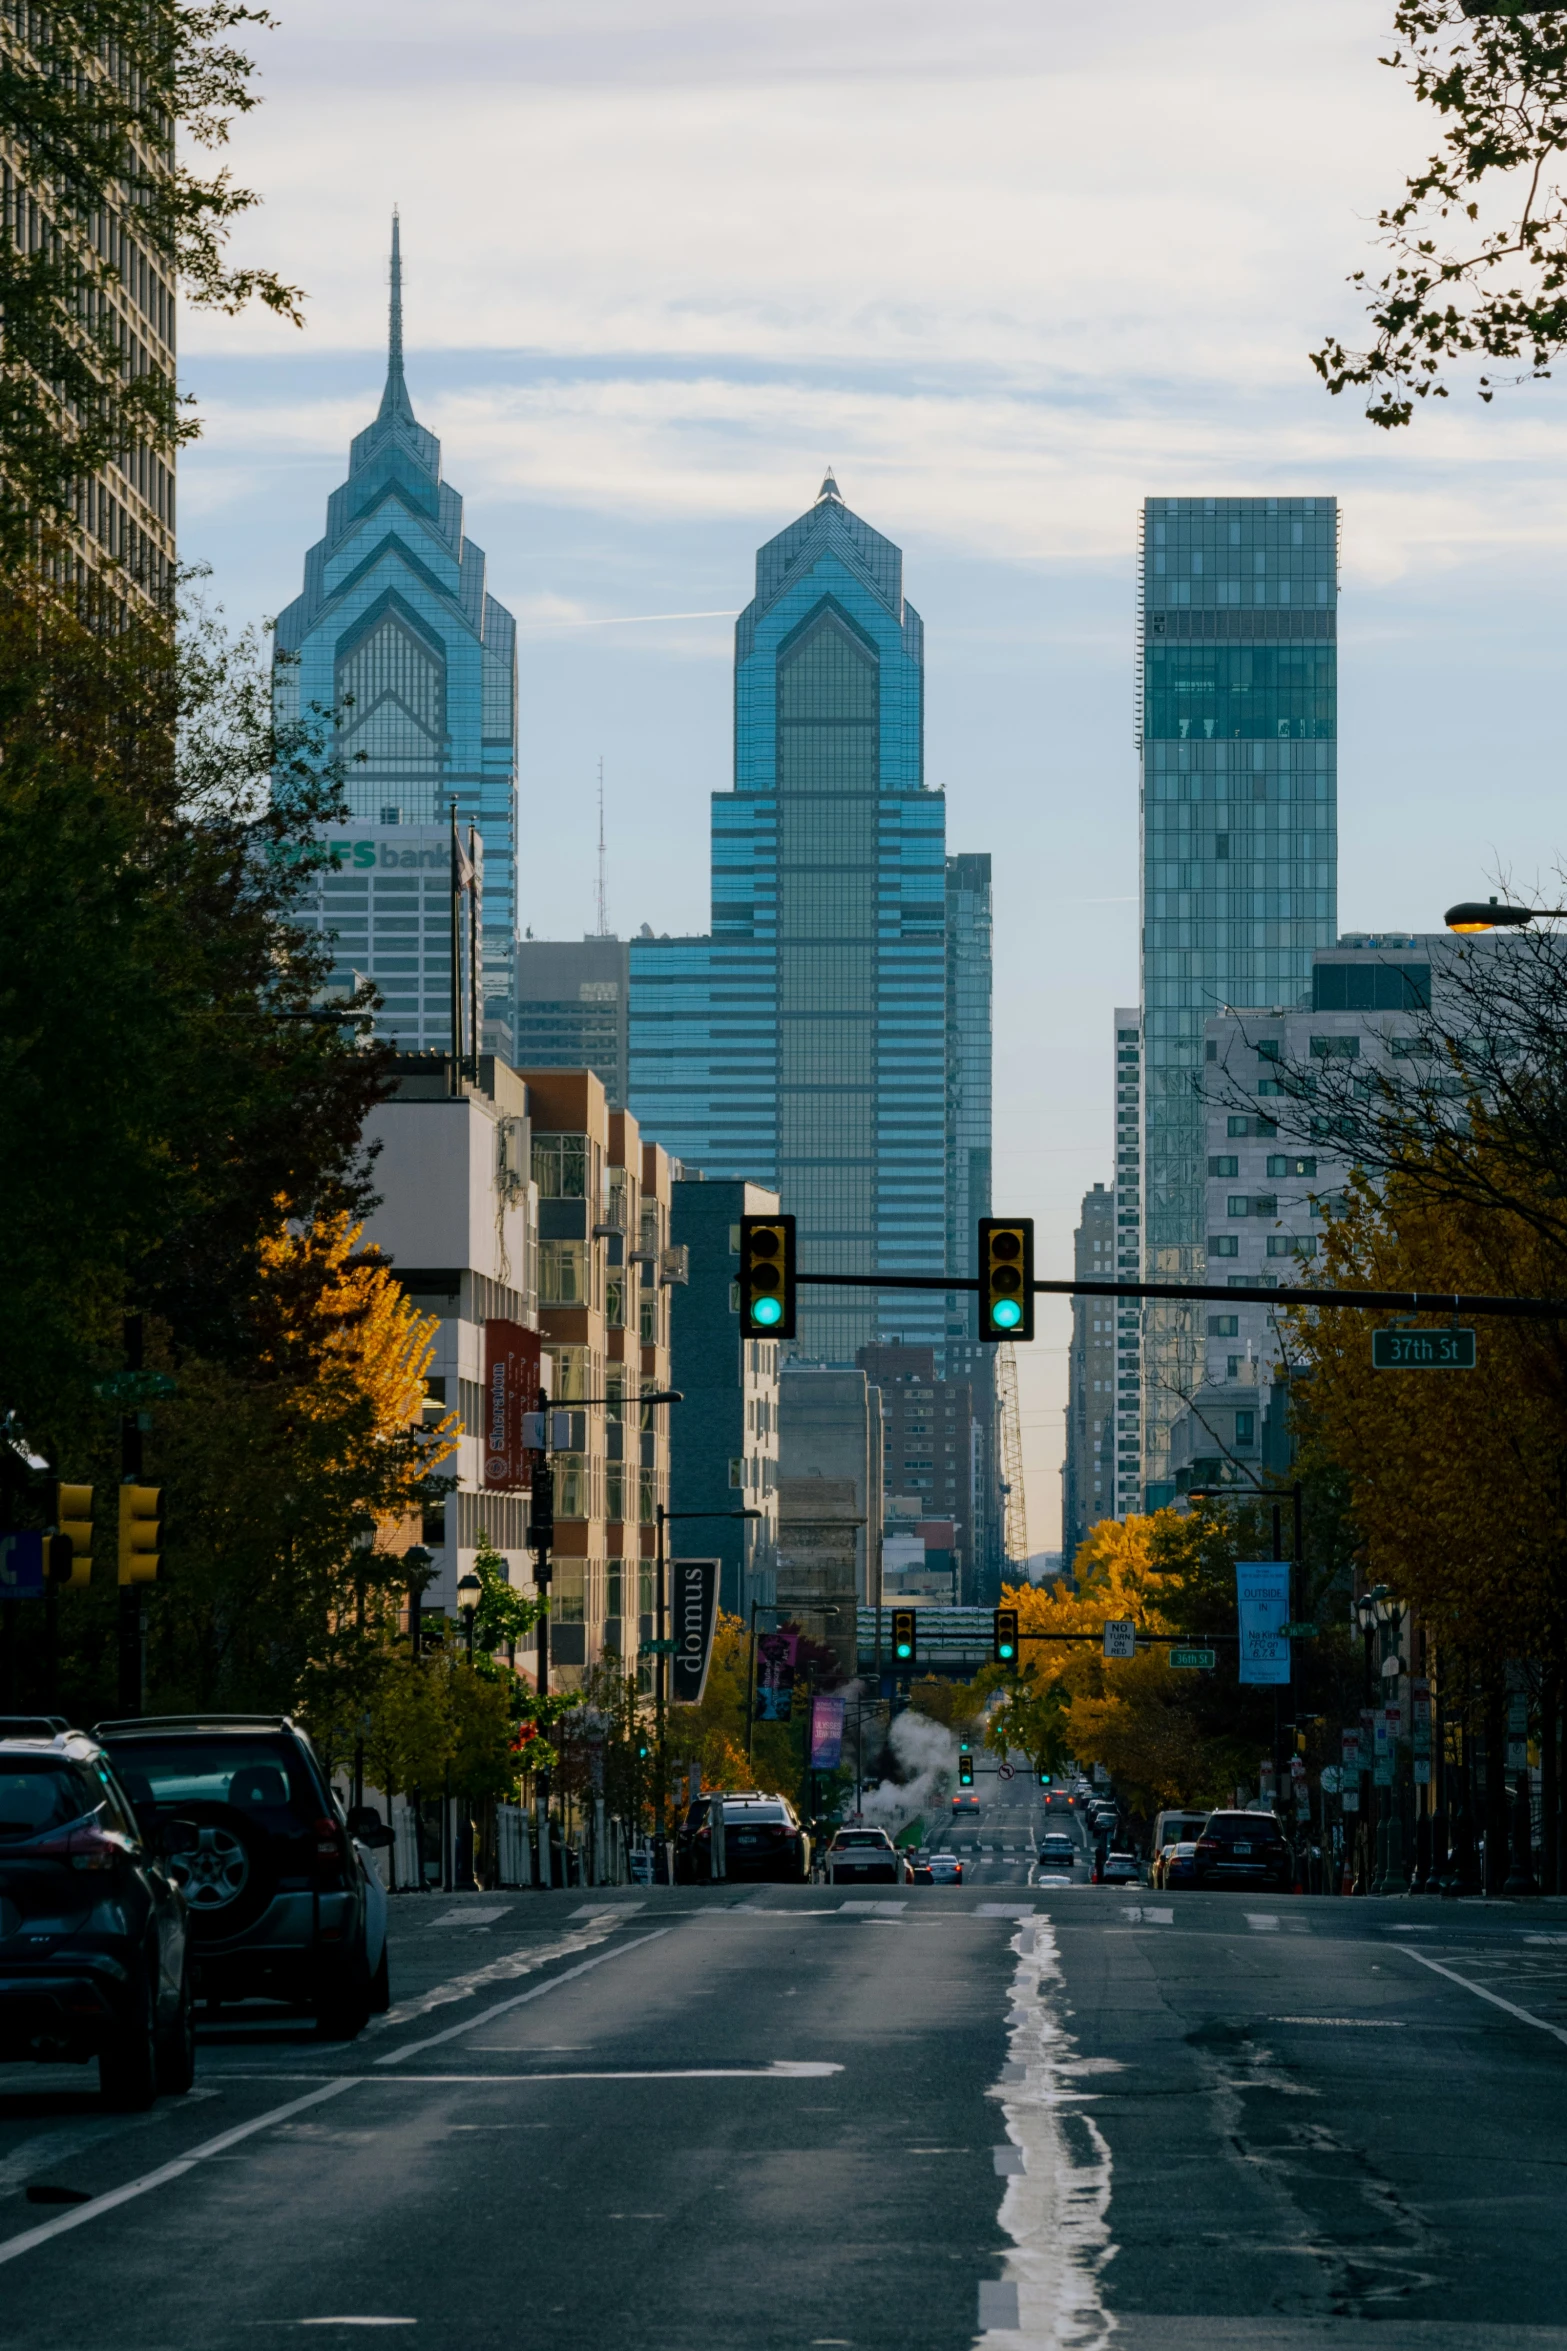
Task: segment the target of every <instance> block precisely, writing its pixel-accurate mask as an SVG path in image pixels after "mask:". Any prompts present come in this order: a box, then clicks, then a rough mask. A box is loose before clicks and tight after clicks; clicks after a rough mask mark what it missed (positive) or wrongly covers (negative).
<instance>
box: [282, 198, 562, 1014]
mask: <svg viewBox="0 0 1567 2351" xmlns="http://www.w3.org/2000/svg"><path fill="white" fill-rule="evenodd" d="M484 581H485V560H484V554H483V551H482V550H481V549H480V548H478V547H476V546H475V545H474V543H473V541H472V540H471V539H470V538H469V537H468V535H467V532H466V529H465V527H464V522H463V504H462V500H461V498H460V497H459V496H458V494H457V492H456V491H455V490H454V489H453V488H452V487H451V485H450V483H448V482H445V481H443V480H442V478H441V445H440V443H439V441H438V440H437V439H436V437H435V435H434V434H433V433H431V432H428V431H427V430H426V429H425V427H424V426H423V425H421V424H420V423H419V421H418V419H417V418H416V417H415V415H414V412H413V405H412V402H411V401H410V399H409V396H408V386H407V383H406V381H405V378H404V374H403V305H402V259H401V250H400V242H399V230H398V227H397V223H396V221H395V220H394V222H393V226H392V291H391V312H390V328H389V335H388V349H387V370H386V388H385V390H384V392H383V393H382V396H381V406H380V409H379V411H378V412H377V414H376V416H375V418H374V420H373V422H371V423H370V424H369V425H367V426H366V427H365V429H364V431H363V432H362V433H359V434H357V435H356V437H355V439H354V442H353V445H352V448H351V450H350V453H349V463H348V479H347V481H346V482H344V483H343V484H342V486H341V487H340V488H339V489H337V490H334V491H333V493H332V496H331V498H330V499H329V500H328V503H327V528H326V536H325V537H324V538H323V539H321V540H319V541H318V542H317V543H316V545H315V546H314V547H312V548H311V549H310V551H309V553H308V554H307V556H306V558H305V585H304V592H303V594H302V595H300V596H297V597H296V598H295V599H294V601H293V603H292V604H289V605H288V606H286V607H285V609H284V610H283V611H282V612H281V613H280V614H279V615H278V619H277V627H276V633H275V638H274V644H275V665H274V672H273V684H274V695H275V706H276V709H277V714H278V719H279V723H280V725H281V726H282V727H283V728H284V729H285V730H287V729H288V728H289V727H290V726H291V725H294V724H297V723H298V722H299V721H301V720H305V721H307V722H308V720H309V714H310V713H311V711H312V710H321V711H329V712H333V713H335V714H336V736H335V742H334V750H335V753H336V755H337V756H338V757H339V758H340V759H341V761H342V763H343V778H344V781H343V792H344V798H345V799H346V801H347V804H348V808H349V811H350V813H351V815H352V816H353V817H354V818H355V819H356V820H358V822H359V823H360V824H368V825H370V826H372V827H375V828H378V830H379V832H380V833H382V834H384V832H385V831H386V830H388V829H390V828H393V827H403V826H412V827H416V828H420V827H428V826H440V825H442V824H443V823H445V822H446V820H447V818H448V816H449V812H450V808H451V805H452V804H453V803H454V802H455V805H456V810H457V817H458V822H459V824H460V826H461V827H462V831H463V838H464V841H466V839H467V834H468V829H469V828H470V827H477V830H478V833H479V837H480V839H481V840H482V842H483V845H484V861H485V891H484V903H483V926H484V941H483V951H482V958H481V962H482V997H483V1002H482V1008H481V1015H480V1018H481V1024H482V1033H483V1041H484V1043H485V1045H486V1047H487V1048H489V1049H498V1050H500V1051H502V1052H504V1053H506V1054H507V1055H508V1057H509V1058H512V1059H513V1060H515V1058H516V1056H515V1054H514V1052H513V1049H512V1039H511V1013H512V996H513V989H514V984H515V975H514V967H513V955H512V948H513V942H514V937H515V933H516V927H517V805H516V804H517V649H516V634H517V632H516V625H515V623H514V622H513V620H512V616H511V614H510V613H509V612H507V611H506V610H505V608H504V607H503V606H502V605H500V604H498V603H497V602H496V600H495V598H494V597H493V596H491V595H490V594H489V593H488V591H487V589H486V587H485V584H484ZM274 788H275V789H277V790H278V791H280V792H281V791H286V789H287V781H286V777H282V776H280V777H279V778H277V779H276V780H275V787H274ZM422 936H423V939H424V942H425V951H424V955H423V962H422V965H421V968H420V969H419V970H418V971H417V972H413V971H407V972H399V973H398V974H396V975H395V976H396V977H397V978H398V979H399V980H403V979H408V980H414V979H417V980H418V981H419V983H420V984H419V986H418V988H417V989H415V988H414V987H413V986H408V987H406V988H405V987H399V988H398V989H396V990H388V991H387V993H388V994H389V995H390V994H393V993H395V994H397V995H398V996H400V997H403V998H406V999H407V1000H408V1008H407V1009H405V1010H403V1011H402V1012H401V1013H400V1014H399V1015H398V1018H397V1026H396V1030H395V1033H396V1034H397V1036H398V1037H399V1039H400V1040H401V1041H403V1042H405V1043H407V1044H410V1045H413V1044H419V1045H422V1046H423V1047H425V1048H426V1049H428V1048H430V1047H433V1046H439V1047H445V1048H449V1047H450V1046H451V1044H452V1042H453V1040H452V1037H451V1014H450V992H449V988H448V987H447V985H446V983H445V980H444V979H443V976H442V964H443V957H444V955H445V953H446V942H445V940H444V939H443V938H442V937H441V935H440V931H439V927H438V925H437V926H434V927H432V928H431V929H428V930H426V931H425V932H424V933H423V934H422ZM403 960H404V961H410V960H411V958H407V957H405V958H404V959H403ZM416 994H417V996H418V999H419V1003H418V1011H417V1015H416V1014H415V1013H414V1012H413V1010H412V1000H413V998H414V997H415V995H416ZM416 1017H417V1019H418V1022H419V1029H418V1035H417V1037H416V1036H415V1035H414V1031H413V1021H414V1019H415V1018H416Z"/></svg>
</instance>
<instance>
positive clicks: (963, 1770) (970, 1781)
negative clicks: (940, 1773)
mask: <svg viewBox="0 0 1567 2351" xmlns="http://www.w3.org/2000/svg"><path fill="white" fill-rule="evenodd" d="M973 1785H974V1758H973V1756H972V1755H971V1754H970V1753H969V1751H968V1749H967V1748H966V1747H965V1748H964V1749H963V1752H962V1753H961V1755H959V1757H958V1786H959V1787H960V1788H972V1786H973Z"/></svg>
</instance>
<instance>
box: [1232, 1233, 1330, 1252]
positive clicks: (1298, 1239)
mask: <svg viewBox="0 0 1567 2351" xmlns="http://www.w3.org/2000/svg"><path fill="white" fill-rule="evenodd" d="M1240 1253H1241V1241H1240V1235H1239V1233H1210V1234H1209V1235H1208V1254H1209V1256H1210V1257H1239V1255H1240ZM1316 1254H1317V1243H1316V1237H1315V1235H1314V1234H1311V1233H1270V1234H1269V1235H1268V1255H1269V1256H1270V1257H1315V1256H1316Z"/></svg>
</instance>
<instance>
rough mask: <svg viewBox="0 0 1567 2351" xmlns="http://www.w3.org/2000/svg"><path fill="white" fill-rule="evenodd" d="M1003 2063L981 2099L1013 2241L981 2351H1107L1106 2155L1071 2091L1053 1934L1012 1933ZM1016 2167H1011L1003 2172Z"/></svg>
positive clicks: (1071, 2055)
mask: <svg viewBox="0 0 1567 2351" xmlns="http://www.w3.org/2000/svg"><path fill="white" fill-rule="evenodd" d="M1014 1949H1015V1950H1016V1951H1017V1955H1018V1964H1017V1970H1016V1973H1015V1975H1014V1977H1013V1981H1012V1987H1011V1991H1012V2006H1013V2007H1014V2008H1015V2009H1018V2010H1021V2011H1022V2012H1023V2015H1024V2021H1023V2022H1022V2023H1020V2024H1015V2025H1013V2027H1012V2029H1011V2034H1010V2039H1009V2048H1010V2052H1011V2061H1010V2062H1009V2063H1008V2064H1007V2065H1005V2066H1003V2068H1002V2070H1001V2079H1000V2081H999V2082H998V2083H997V2084H996V2085H995V2086H994V2087H993V2088H992V2089H991V2091H990V2092H989V2095H990V2096H991V2097H993V2098H995V2099H996V2100H997V2101H998V2102H999V2104H1000V2106H1001V2110H1002V2113H1003V2114H1004V2116H1005V2118H1006V2126H1007V2135H1008V2142H1009V2144H1008V2146H1007V2147H1006V2148H997V2149H995V2150H994V2151H993V2155H992V2160H993V2162H994V2163H995V2164H996V2168H997V2170H998V2172H1000V2173H1001V2176H1002V2177H1003V2178H1004V2179H1005V2181H1006V2186H1005V2188H1004V2190H1003V2192H1002V2198H1001V2212H1000V2216H999V2217H1000V2222H1001V2226H1002V2229H1003V2230H1004V2232H1005V2233H1006V2235H1007V2236H1009V2237H1010V2238H1011V2240H1012V2244H1011V2248H1010V2250H1009V2251H1008V2252H1007V2254H1006V2256H1005V2273H1006V2274H1005V2275H1004V2276H1003V2277H1001V2278H999V2279H989V2278H987V2279H984V2280H982V2281H981V2283H980V2288H979V2324H980V2330H981V2336H982V2340H983V2342H984V2345H985V2351H1039V2347H1040V2346H1042V2345H1044V2344H1067V2343H1070V2344H1072V2345H1073V2346H1074V2347H1075V2351H1103V2347H1104V2346H1107V2345H1108V2344H1109V2341H1110V2337H1111V2335H1112V2333H1113V2331H1114V2321H1113V2320H1112V2319H1111V2317H1110V2316H1109V2313H1108V2312H1107V2311H1106V2309H1105V2307H1104V2303H1103V2300H1102V2298H1101V2293H1100V2273H1101V2272H1102V2270H1103V2269H1104V2267H1105V2266H1106V2264H1107V2263H1108V2262H1109V2261H1110V2260H1111V2259H1112V2258H1113V2255H1114V2252H1115V2247H1114V2245H1113V2243H1112V2241H1111V2237H1110V2148H1109V2144H1108V2142H1107V2141H1106V2139H1105V2136H1104V2133H1103V2132H1102V2131H1101V2130H1100V2128H1099V2125H1098V2124H1097V2122H1096V2121H1095V2120H1094V2118H1093V2116H1092V2114H1091V2113H1090V2112H1089V2111H1088V2106H1087V2099H1088V2098H1089V2097H1090V2096H1091V2093H1089V2092H1085V2091H1084V2090H1082V2089H1080V2088H1078V2087H1077V2084H1076V2080H1075V2078H1074V2077H1075V2073H1076V2069H1077V2068H1078V2067H1079V2066H1086V2065H1088V2064H1090V2063H1092V2062H1093V2061H1091V2060H1084V2059H1080V2058H1078V2056H1077V2053H1076V2045H1075V2043H1074V2042H1073V2040H1072V2038H1071V2036H1070V2035H1069V2034H1068V2033H1067V2032H1066V2030H1065V2029H1064V2027H1063V2025H1062V2023H1061V2021H1060V2013H1059V2006H1058V2004H1057V1996H1058V1995H1059V1994H1060V1992H1061V1991H1062V1989H1063V1988H1064V1987H1063V1985H1062V1977H1061V1966H1060V1959H1059V1956H1058V1946H1057V1943H1056V1937H1055V1932H1054V1929H1053V1928H1052V1927H1051V1925H1050V1922H1049V1921H1048V1919H1043V1918H1040V1919H1036V1920H1035V1921H1034V1923H1033V1924H1032V1925H1031V1926H1024V1927H1023V1928H1021V1930H1020V1931H1019V1933H1018V1935H1017V1938H1016V1941H1015V1943H1014ZM1007 2156H1016V2157H1017V2159H1018V2161H1017V2167H1016V2168H1008V2169H1006V2170H1004V2171H1003V2170H1002V2160H1003V2158H1004V2157H1007Z"/></svg>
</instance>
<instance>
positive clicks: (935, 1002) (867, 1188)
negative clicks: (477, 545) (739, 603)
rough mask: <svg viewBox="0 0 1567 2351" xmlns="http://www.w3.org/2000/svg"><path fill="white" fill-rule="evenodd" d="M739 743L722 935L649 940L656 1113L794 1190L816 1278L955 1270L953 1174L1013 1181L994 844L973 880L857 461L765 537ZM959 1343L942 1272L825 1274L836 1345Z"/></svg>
mask: <svg viewBox="0 0 1567 2351" xmlns="http://www.w3.org/2000/svg"><path fill="white" fill-rule="evenodd" d="M734 757H735V782H734V790H733V791H732V792H723V793H717V794H715V795H714V799H713V809H712V877H713V897H712V930H711V934H710V935H709V936H707V937H705V938H693V939H653V938H642V939H634V940H633V941H632V942H631V1035H630V1095H631V1106H632V1108H633V1110H634V1111H635V1112H636V1114H637V1116H638V1118H640V1119H641V1120H642V1121H643V1122H644V1124H645V1125H646V1126H647V1128H648V1129H649V1131H650V1132H652V1133H654V1134H656V1135H658V1137H659V1138H660V1140H661V1141H662V1142H663V1143H664V1144H665V1145H666V1147H667V1148H668V1149H669V1150H671V1151H673V1152H675V1153H676V1154H677V1155H678V1156H679V1157H680V1158H681V1159H682V1160H684V1161H685V1162H686V1163H687V1165H688V1167H690V1168H692V1169H696V1168H700V1169H702V1170H703V1171H704V1172H705V1173H707V1174H709V1175H713V1176H726V1177H731V1178H750V1179H751V1180H752V1181H754V1182H757V1183H761V1184H765V1185H768V1186H770V1187H773V1188H775V1189H776V1190H777V1191H778V1192H779V1193H780V1195H781V1198H782V1204H783V1206H784V1208H785V1209H786V1210H789V1211H792V1212H793V1214H794V1215H795V1216H796V1217H797V1218H798V1220H799V1253H800V1263H801V1265H802V1266H803V1267H805V1268H807V1269H809V1270H810V1271H812V1272H826V1273H835V1272H850V1271H854V1270H857V1269H861V1268H865V1269H873V1268H874V1269H878V1270H882V1271H886V1272H894V1271H896V1272H900V1273H920V1274H934V1275H938V1276H939V1275H940V1274H942V1273H943V1272H945V1271H946V1270H947V1262H948V1247H949V1230H948V1218H949V1199H948V1193H949V1175H950V1172H951V1171H952V1170H953V1169H954V1168H956V1169H959V1170H960V1171H961V1185H962V1191H963V1196H964V1201H965V1204H966V1206H968V1207H972V1206H973V1205H974V1204H975V1203H977V1201H978V1200H979V1199H980V1198H981V1197H982V1196H983V1195H984V1193H985V1190H986V1187H987V1185H988V1174H989V1141H990V1138H989V1057H990V1029H989V953H990V932H989V873H988V861H980V860H970V861H965V862H964V864H963V867H962V870H961V873H960V874H959V875H958V876H956V877H955V878H954V879H952V880H951V881H950V882H949V861H948V859H947V854H946V805H945V800H944V797H943V795H942V794H941V793H940V792H939V791H931V790H930V789H928V788H927V786H926V783H925V778H924V635H923V629H922V626H921V623H920V618H919V615H918V613H917V612H916V611H915V610H914V608H913V606H912V605H911V604H909V603H908V601H907V600H906V598H905V596H904V593H903V559H902V555H901V553H900V551H899V549H898V548H897V547H895V546H894V545H893V544H892V542H891V541H890V540H889V539H885V538H883V537H882V535H881V534H880V532H878V531H875V530H873V529H872V528H871V526H870V525H869V524H868V523H866V522H864V521H862V520H861V518H860V517H859V516H858V515H856V514H854V513H852V512H851V511H850V509H849V508H848V507H847V506H846V505H845V504H844V501H843V498H842V496H841V494H840V492H839V489H838V485H837V483H836V482H835V481H834V479H833V477H832V475H831V473H829V474H828V476H827V478H826V480H825V481H824V482H823V484H822V487H821V490H820V492H819V494H818V496H817V498H816V501H815V503H814V504H813V505H812V506H811V508H810V509H809V510H808V512H806V513H805V514H803V515H802V516H801V517H800V518H799V520H798V521H797V522H794V523H791V524H790V526H789V528H788V529H787V530H785V531H782V532H780V534H779V535H778V536H777V537H776V538H774V539H770V540H769V541H768V543H767V544H766V546H764V547H763V548H762V549H761V551H760V552H759V554H758V556H757V559H756V593H755V596H754V598H753V599H752V601H751V603H750V604H748V605H747V607H746V609H745V611H744V612H743V613H742V614H741V615H740V619H739V622H738V625H737V628H736V635H735V745H734ZM982 863H985V864H986V870H984V871H983V872H982V871H981V870H980V868H981V864H982ZM949 887H950V889H951V890H952V891H953V893H954V903H955V905H956V907H957V909H958V916H959V922H960V927H961V928H962V930H963V934H964V960H963V967H962V972H961V975H960V977H959V978H958V979H957V980H956V982H953V981H952V980H951V979H950V977H949V966H948V956H949V948H950V942H949V938H948V928H949V920H948V906H949ZM981 967H983V968H981ZM949 985H952V986H953V989H954V996H953V1002H954V1004H955V1006H956V1008H957V1011H956V1018H955V1019H954V1018H953V1017H952V1015H951V1013H950V1012H949V994H948V992H949ZM981 1032H983V1033H982V1034H981ZM954 1055H956V1056H957V1058H958V1060H959V1062H960V1063H961V1065H962V1066H961V1069H960V1071H959V1072H958V1080H959V1082H958V1084H957V1088H956V1091H957V1093H958V1095H959V1096H960V1098H961V1100H962V1103H963V1105H964V1131H963V1134H962V1137H961V1140H960V1141H959V1140H955V1139H954V1137H953V1136H952V1135H951V1134H950V1133H949V1118H948V1095H949V1086H951V1084H952V1082H953V1073H952V1066H951V1065H952V1057H953V1056H954ZM955 1238H956V1237H955V1236H954V1243H955ZM972 1247H973V1236H972V1234H970V1235H969V1237H968V1240H967V1243H966V1245H965V1248H966V1255H965V1270H966V1269H967V1263H966V1260H967V1254H971V1253H972ZM953 1321H954V1323H956V1324H957V1325H958V1328H957V1330H956V1332H955V1333H954V1336H958V1337H961V1336H964V1335H966V1333H967V1329H968V1323H967V1319H966V1317H965V1318H963V1319H961V1320H960V1318H959V1316H958V1315H957V1314H956V1313H954V1316H953ZM947 1337H948V1322H947V1301H946V1299H945V1297H944V1296H943V1295H942V1293H941V1292H940V1291H939V1290H936V1291H931V1292H910V1293H906V1294H899V1293H888V1294H885V1295H883V1296H882V1297H880V1298H879V1299H878V1297H877V1296H876V1295H875V1294H874V1293H872V1292H869V1291H853V1290H843V1291H812V1290H805V1291H803V1292H802V1293H801V1316H800V1336H799V1341H798V1347H797V1352H798V1353H799V1354H800V1355H802V1356H805V1357H809V1358H812V1359H815V1360H817V1361H820V1362H832V1363H842V1364H852V1363H853V1361H854V1359H855V1354H856V1351H857V1350H858V1349H859V1348H860V1347H862V1346H865V1345H867V1344H870V1343H874V1342H876V1341H878V1340H884V1339H892V1338H899V1339H902V1340H904V1341H905V1342H906V1343H910V1344H920V1345H926V1346H931V1345H933V1346H936V1347H937V1348H941V1347H943V1346H944V1345H945V1344H946V1341H947Z"/></svg>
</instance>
